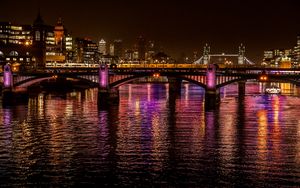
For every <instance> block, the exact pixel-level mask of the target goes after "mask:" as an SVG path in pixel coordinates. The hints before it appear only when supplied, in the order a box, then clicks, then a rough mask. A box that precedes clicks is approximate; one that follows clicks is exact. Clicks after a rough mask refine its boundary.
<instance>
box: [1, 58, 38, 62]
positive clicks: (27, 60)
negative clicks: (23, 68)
mask: <svg viewBox="0 0 300 188" xmlns="http://www.w3.org/2000/svg"><path fill="white" fill-rule="evenodd" d="M24 60H26V62H30V58H23V57H20V58H19V59H18V58H9V57H7V58H6V61H24ZM32 61H35V59H34V58H32Z"/></svg>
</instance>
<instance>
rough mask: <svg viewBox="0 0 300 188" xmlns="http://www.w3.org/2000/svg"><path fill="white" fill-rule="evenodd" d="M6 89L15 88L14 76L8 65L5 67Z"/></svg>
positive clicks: (4, 79)
mask: <svg viewBox="0 0 300 188" xmlns="http://www.w3.org/2000/svg"><path fill="white" fill-rule="evenodd" d="M3 82H4V87H6V88H9V87H13V75H12V72H11V69H10V66H9V65H8V64H6V65H4V75H3Z"/></svg>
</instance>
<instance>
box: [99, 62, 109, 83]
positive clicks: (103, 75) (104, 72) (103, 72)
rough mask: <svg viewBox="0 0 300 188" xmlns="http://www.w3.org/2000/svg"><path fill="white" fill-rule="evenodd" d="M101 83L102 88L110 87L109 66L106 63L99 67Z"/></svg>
mask: <svg viewBox="0 0 300 188" xmlns="http://www.w3.org/2000/svg"><path fill="white" fill-rule="evenodd" d="M99 84H100V88H107V87H108V68H107V66H105V65H104V66H103V65H101V66H100V67H99Z"/></svg>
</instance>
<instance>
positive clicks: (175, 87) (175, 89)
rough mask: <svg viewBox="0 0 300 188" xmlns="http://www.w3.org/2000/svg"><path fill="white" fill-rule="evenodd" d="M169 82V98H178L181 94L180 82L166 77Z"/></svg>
mask: <svg viewBox="0 0 300 188" xmlns="http://www.w3.org/2000/svg"><path fill="white" fill-rule="evenodd" d="M168 81H169V97H171V96H172V97H176V98H177V97H179V96H180V94H181V82H182V81H181V80H180V79H178V78H174V77H168Z"/></svg>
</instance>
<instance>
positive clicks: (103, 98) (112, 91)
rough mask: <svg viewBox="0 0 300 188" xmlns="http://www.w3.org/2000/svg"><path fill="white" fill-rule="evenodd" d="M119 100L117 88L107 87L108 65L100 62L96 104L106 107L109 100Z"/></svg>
mask: <svg viewBox="0 0 300 188" xmlns="http://www.w3.org/2000/svg"><path fill="white" fill-rule="evenodd" d="M114 101H119V90H118V88H109V73H108V66H107V65H105V64H102V65H100V66H99V88H98V105H99V107H107V105H108V104H109V103H110V102H114Z"/></svg>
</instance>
